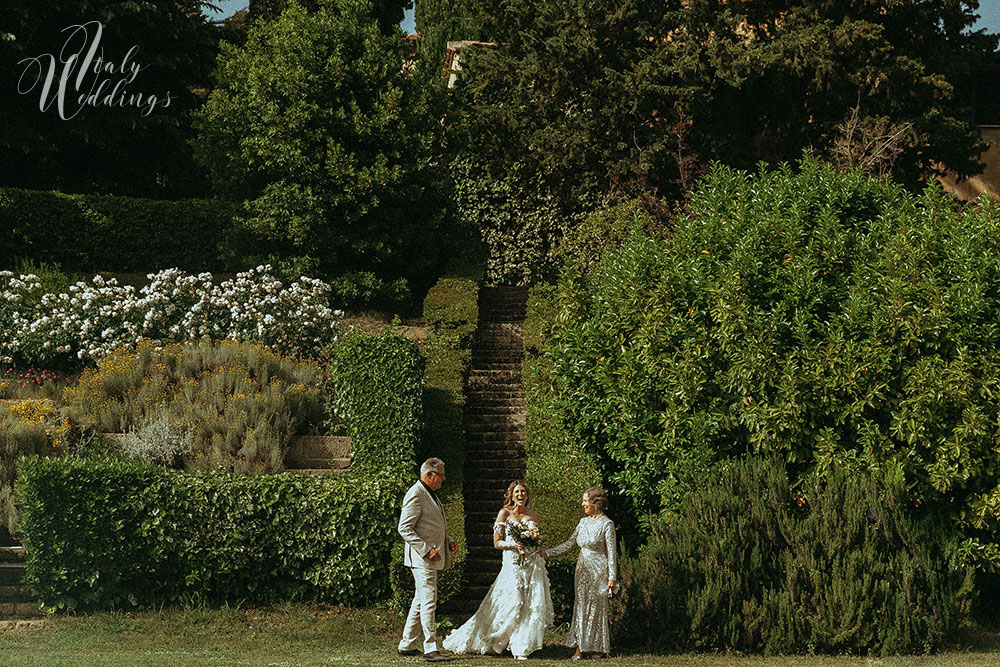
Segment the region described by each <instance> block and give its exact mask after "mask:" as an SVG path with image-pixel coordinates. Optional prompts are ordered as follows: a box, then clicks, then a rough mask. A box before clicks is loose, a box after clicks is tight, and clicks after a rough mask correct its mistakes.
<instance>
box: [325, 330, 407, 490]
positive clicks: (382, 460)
mask: <svg viewBox="0 0 1000 667" xmlns="http://www.w3.org/2000/svg"><path fill="white" fill-rule="evenodd" d="M331 370H332V373H333V385H334V386H333V392H332V395H331V397H330V400H331V402H332V406H331V412H334V413H335V414H337V415H338V416H339V417H340V418H341V419H342V420H343V421H344V422H345V423H346V424H347V434H348V435H349V436H351V468H352V469H353V470H355V471H356V472H358V473H369V472H370V473H374V472H378V471H387V472H392V473H393V474H395V475H397V476H399V477H401V478H402V479H409V477H410V475H411V473H412V471H413V470H414V463H415V459H414V456H415V453H416V448H417V445H418V443H419V441H420V430H421V428H422V426H423V388H424V358H423V356H422V355H421V354H420V350H419V349H418V348H417V346H416V345H415V344H414V343H413V342H412V341H409V340H407V339H406V338H402V337H400V336H396V335H394V334H391V333H384V334H380V335H376V336H349V337H347V338H345V339H344V340H342V341H341V342H340V344H338V345H337V348H336V351H335V358H334V363H333V368H332V369H331Z"/></svg>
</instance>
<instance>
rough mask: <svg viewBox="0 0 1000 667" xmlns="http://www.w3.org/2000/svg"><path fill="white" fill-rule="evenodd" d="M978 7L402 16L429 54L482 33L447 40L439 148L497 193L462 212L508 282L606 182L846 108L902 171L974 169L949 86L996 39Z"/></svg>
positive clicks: (730, 159) (718, 0)
mask: <svg viewBox="0 0 1000 667" xmlns="http://www.w3.org/2000/svg"><path fill="white" fill-rule="evenodd" d="M978 4H979V3H978V2H977V1H976V0H969V1H965V0H956V1H955V2H896V1H895V0H873V1H871V2H847V3H845V2H827V1H825V0H797V1H796V2H791V3H789V2H771V1H767V0H753V1H750V2H726V1H723V0H668V1H667V2H664V1H663V0H624V1H622V0H614V1H610V0H597V1H592V0H570V1H567V2H550V3H538V2H533V1H531V0H512V1H511V2H505V3H502V4H497V3H493V2H489V1H487V0H464V1H463V2H457V3H448V4H447V8H448V9H447V10H445V9H443V3H440V2H434V3H432V6H431V7H430V8H427V9H426V10H420V11H419V13H418V25H420V29H421V33H424V32H426V33H427V34H428V35H429V38H430V39H431V40H432V42H433V43H432V44H429V45H428V48H433V49H435V52H429V53H427V54H426V57H427V58H433V59H436V60H435V62H436V63H438V64H439V67H440V63H441V59H442V57H443V41H444V40H442V39H441V38H440V37H439V36H438V34H439V33H440V32H442V31H443V32H447V33H450V34H449V35H448V39H452V40H458V39H462V40H480V41H483V42H486V43H489V44H492V46H475V47H470V48H467V49H465V50H464V51H463V53H462V74H461V76H460V79H459V81H460V83H459V85H458V87H457V89H456V91H455V94H456V98H455V100H454V106H453V114H452V115H451V116H450V117H449V128H450V129H451V131H452V133H453V137H452V139H451V143H450V144H449V145H450V146H451V147H452V148H453V150H454V151H456V152H457V153H459V154H460V155H461V156H462V159H463V160H465V162H463V163H460V164H463V165H467V166H468V169H469V176H470V178H469V180H470V183H469V186H470V187H472V188H473V189H477V188H478V189H480V190H482V191H483V194H484V195H485V196H487V197H491V196H493V195H495V194H504V193H508V192H509V195H508V198H507V199H505V200H504V204H505V205H503V206H499V207H497V208H496V210H495V211H494V212H491V211H490V210H483V211H478V213H479V214H480V215H481V216H482V217H483V223H482V224H483V227H484V230H485V231H486V232H487V235H488V237H490V240H491V251H492V252H493V255H494V261H495V262H496V264H497V265H498V266H497V267H496V268H497V269H499V270H500V273H499V274H498V275H497V276H496V277H497V278H499V279H508V280H509V279H512V278H513V279H517V278H520V277H521V276H523V275H525V274H531V273H537V272H540V271H542V272H544V270H545V268H546V259H547V258H546V249H547V248H548V247H550V246H551V243H552V239H553V238H558V236H559V235H560V234H561V233H562V232H563V230H564V229H565V228H566V227H567V226H570V225H571V224H572V219H573V217H574V216H575V215H577V214H579V213H580V212H581V211H588V210H591V209H593V208H594V207H595V206H596V205H597V204H599V202H600V201H601V200H602V198H603V197H604V196H606V195H607V193H609V192H623V193H625V194H628V195H632V194H638V193H641V192H646V191H651V192H656V193H659V194H660V195H663V196H667V197H669V198H675V197H676V196H677V195H679V194H680V193H681V192H682V191H685V190H688V189H689V188H691V187H692V186H693V185H694V183H695V179H696V177H697V176H698V175H699V174H700V173H702V172H703V171H704V170H705V169H706V168H707V166H708V164H709V163H710V162H711V161H713V160H718V161H721V162H723V163H725V164H729V165H732V166H736V167H738V168H752V167H753V166H754V165H755V164H756V163H757V162H759V161H766V162H768V163H770V164H777V163H779V162H781V161H789V160H794V159H796V158H797V157H798V156H799V155H800V154H801V151H802V150H803V148H805V147H813V148H816V149H819V150H824V151H825V150H828V149H829V150H832V149H833V148H834V147H835V146H836V145H837V143H838V140H839V139H842V138H843V137H842V135H843V126H844V124H845V123H847V122H848V121H849V120H850V119H851V118H852V117H854V118H855V121H856V123H855V129H856V130H857V131H856V133H855V136H869V135H871V134H872V133H877V132H878V131H879V128H882V130H884V131H885V132H889V133H893V132H895V131H896V130H900V131H901V132H902V134H903V135H904V137H903V138H902V139H901V140H900V142H899V143H900V151H901V152H899V154H898V155H896V159H895V162H894V165H895V169H894V173H895V175H896V176H897V177H898V178H900V179H901V180H903V181H904V182H905V183H907V184H910V185H913V184H916V183H918V182H919V177H921V176H926V175H928V174H932V173H936V172H937V171H938V170H940V169H950V170H953V171H955V172H957V173H959V174H963V175H964V174H972V173H977V172H978V171H979V170H980V167H979V165H978V164H977V163H976V157H977V155H978V153H979V152H980V151H981V150H982V149H983V148H984V145H983V144H982V142H981V139H980V137H979V131H978V128H977V127H976V125H975V123H974V122H973V121H972V113H971V110H970V108H969V100H968V99H961V98H960V96H958V95H956V93H955V90H954V87H953V86H954V84H955V82H956V81H958V80H960V79H966V80H971V79H973V78H974V77H972V76H971V73H973V72H977V71H980V70H982V69H983V68H987V67H989V66H990V63H994V62H995V61H996V55H995V53H994V50H995V49H996V46H997V38H996V37H995V36H987V35H984V34H982V33H975V32H972V31H970V30H968V28H969V26H971V25H972V24H973V23H974V10H975V9H976V8H977V7H978ZM473 204H475V200H473ZM524 209H531V211H530V212H526V211H524ZM472 211H473V212H474V213H476V212H477V211H476V208H475V206H473V207H472ZM512 216H514V217H513V218H512ZM518 217H523V218H524V220H523V222H521V224H518V223H519V222H520V221H519V220H518V219H517V218H518ZM526 237H530V240H526ZM526 251H530V254H526ZM524 260H529V262H530V263H529V264H527V265H524Z"/></svg>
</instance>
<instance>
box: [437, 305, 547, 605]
mask: <svg viewBox="0 0 1000 667" xmlns="http://www.w3.org/2000/svg"><path fill="white" fill-rule="evenodd" d="M527 298H528V289H527V288H526V287H492V288H483V289H481V290H480V291H479V322H478V327H477V329H476V334H475V337H474V338H473V343H472V361H471V365H470V368H469V378H468V381H467V382H466V405H465V438H466V445H465V446H466V449H465V476H464V482H463V486H464V489H465V492H464V493H465V539H466V547H467V549H468V554H467V558H466V564H465V588H464V590H463V591H462V592H461V593H460V594H459V596H457V598H456V599H454V600H452V601H450V602H449V603H448V605H446V606H445V607H443V609H442V612H443V613H448V614H449V615H451V616H452V617H453V619H455V620H458V619H462V618H463V617H468V616H471V615H472V614H473V613H474V612H475V610H476V608H477V607H478V606H479V603H480V602H481V601H482V599H483V597H484V596H485V595H486V592H487V591H488V590H489V587H490V585H491V584H492V583H493V580H494V579H495V578H496V576H497V573H498V572H500V551H499V550H497V549H496V548H494V547H493V522H494V520H495V519H496V515H497V512H498V511H500V507H501V505H502V504H503V498H504V493H505V492H506V490H507V486H508V485H509V484H510V483H511V481H513V480H515V479H523V478H524V426H525V406H524V388H523V386H522V384H521V362H522V360H523V358H524V349H523V344H522V340H521V328H522V325H523V323H524V315H525V304H526V302H527Z"/></svg>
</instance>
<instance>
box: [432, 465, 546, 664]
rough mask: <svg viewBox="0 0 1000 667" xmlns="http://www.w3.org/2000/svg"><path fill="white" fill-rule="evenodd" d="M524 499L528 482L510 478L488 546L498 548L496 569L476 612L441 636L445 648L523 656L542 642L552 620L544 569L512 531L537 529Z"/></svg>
mask: <svg viewBox="0 0 1000 667" xmlns="http://www.w3.org/2000/svg"><path fill="white" fill-rule="evenodd" d="M529 502H530V492H529V491H528V487H527V485H525V483H524V482H522V481H520V480H515V481H513V482H511V484H510V486H509V487H508V488H507V494H506V496H505V497H504V503H503V508H502V509H501V510H500V513H499V514H497V519H496V522H495V523H494V524H493V546H495V547H496V548H497V549H502V550H503V566H502V567H501V568H500V574H498V575H497V578H496V580H495V581H494V582H493V585H492V586H491V587H490V590H489V592H487V593H486V597H485V598H484V599H483V602H482V604H480V605H479V609H478V610H477V611H476V613H475V615H473V617H472V618H470V619H469V620H468V621H466V622H465V623H464V624H463V625H462V626H461V627H460V628H458V629H457V630H455V631H454V632H452V633H451V634H450V635H448V637H447V638H445V640H444V642H443V644H442V646H444V648H445V649H447V650H449V651H452V652H453V653H480V654H484V653H496V654H500V653H502V652H503V651H504V650H505V649H510V652H511V653H512V654H514V657H515V658H517V659H518V660H526V659H527V657H528V656H529V655H530V654H531V653H532V652H534V651H537V650H538V649H540V648H541V647H542V639H543V637H544V635H545V628H546V627H548V626H549V625H552V622H553V616H552V597H551V595H550V594H549V573H548V571H547V570H546V569H545V560H544V559H543V558H542V557H541V556H540V555H539V554H538V553H537V551H536V550H535V549H532V548H526V547H524V546H523V545H522V544H519V543H518V542H517V541H516V540H515V539H514V537H513V535H512V533H513V532H515V531H518V530H531V529H536V530H537V528H538V514H537V513H536V512H535V511H534V510H533V509H531V508H530V507H529ZM512 527H513V530H512Z"/></svg>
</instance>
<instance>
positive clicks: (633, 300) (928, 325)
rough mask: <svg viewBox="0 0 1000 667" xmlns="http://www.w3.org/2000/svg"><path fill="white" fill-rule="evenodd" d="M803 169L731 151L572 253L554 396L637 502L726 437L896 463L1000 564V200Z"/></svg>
mask: <svg viewBox="0 0 1000 667" xmlns="http://www.w3.org/2000/svg"><path fill="white" fill-rule="evenodd" d="M800 169H801V172H800V173H793V172H792V170H791V168H789V167H787V166H786V167H785V168H783V169H781V170H777V171H768V170H761V171H759V172H757V173H754V174H750V173H747V172H743V171H736V170H732V169H730V168H723V167H717V168H715V169H713V171H712V172H711V173H710V174H709V175H708V176H707V177H706V178H705V179H704V181H703V182H702V185H701V187H700V188H699V190H698V191H697V193H696V194H695V195H694V197H693V198H692V200H691V202H690V205H689V208H688V210H687V211H686V213H685V215H682V216H679V217H678V219H677V220H676V223H675V226H674V228H673V229H672V230H671V232H670V233H669V234H667V235H666V236H665V237H659V238H658V237H656V236H651V235H649V234H646V233H642V232H640V231H635V232H634V233H633V235H632V236H631V237H630V238H629V239H628V240H627V241H626V242H625V243H624V244H622V245H621V247H619V248H615V249H614V250H613V251H611V252H608V253H607V254H606V255H605V257H604V258H603V260H602V261H601V262H600V263H599V264H597V265H596V266H595V265H593V264H590V265H587V264H586V263H580V264H578V266H582V267H583V268H581V269H579V270H570V271H568V272H567V274H566V277H565V278H564V280H563V282H562V284H561V292H560V299H559V309H558V311H557V313H556V314H555V315H554V316H553V317H552V321H551V326H550V329H549V335H548V336H547V337H546V344H547V346H548V350H549V352H548V354H549V356H550V358H551V360H552V369H553V370H552V374H553V378H554V381H555V384H556V387H557V392H556V393H557V396H558V398H557V400H555V401H554V404H553V405H552V415H553V417H554V418H555V419H557V420H559V421H560V422H561V423H562V425H563V426H564V428H565V429H566V430H567V431H568V432H569V433H571V434H572V435H573V437H574V438H575V439H576V441H578V442H580V443H581V444H582V445H583V446H584V447H586V448H588V449H590V450H591V451H592V452H594V453H595V454H597V455H598V456H599V458H600V461H601V463H602V465H603V472H604V473H605V475H606V478H607V479H608V480H609V481H610V482H611V483H612V484H613V485H614V486H615V487H616V488H617V489H618V490H619V491H620V493H621V497H622V498H623V499H627V500H628V501H629V502H630V503H631V504H632V507H633V509H634V510H635V512H636V514H637V515H639V516H640V517H642V516H644V517H646V518H647V519H648V518H650V517H652V516H654V515H656V514H657V513H659V512H661V511H663V512H666V513H668V514H669V513H670V512H673V511H676V509H677V508H678V507H679V505H680V504H681V503H682V502H683V498H684V497H685V494H686V493H687V491H688V490H689V488H690V484H692V483H694V482H695V480H697V479H698V476H699V474H700V471H701V470H703V469H705V468H707V467H708V466H709V465H710V464H711V463H712V462H714V461H717V460H719V459H725V458H728V457H734V456H743V455H747V454H757V455H763V456H767V457H769V458H775V459H782V460H784V461H785V462H786V463H787V465H788V467H789V470H790V471H791V472H792V473H793V475H794V477H796V478H797V477H798V476H799V474H801V473H804V472H807V471H812V470H819V471H825V470H828V469H830V468H833V467H836V466H851V465H853V466H860V467H862V468H865V469H872V470H886V469H892V470H898V471H900V472H901V474H902V475H903V476H904V478H905V480H906V483H907V485H908V488H909V489H910V491H911V493H912V499H913V503H914V504H915V505H923V506H927V507H930V508H934V509H936V510H937V511H940V512H942V513H945V514H947V515H948V517H949V518H950V519H951V520H952V521H953V522H954V525H956V526H957V527H958V528H959V530H960V532H961V533H962V534H964V535H965V537H966V538H968V539H969V540H970V541H969V542H967V547H968V551H967V553H968V554H969V555H970V556H973V557H982V558H985V559H987V560H990V561H992V563H993V564H994V565H996V564H1000V450H998V449H997V442H998V441H1000V428H998V424H1000V401H998V400H997V397H998V396H1000V352H998V350H1000V326H998V324H997V322H1000V260H998V257H1000V215H998V210H997V207H996V205H995V202H994V201H991V200H987V201H985V202H983V203H982V204H980V205H975V206H970V207H968V208H966V209H964V210H961V211H960V210H959V208H958V206H957V204H956V203H955V202H954V200H953V199H952V198H951V197H950V196H948V195H947V194H945V193H944V192H943V191H942V190H941V189H940V186H937V185H936V184H933V187H929V188H928V190H927V191H926V192H925V193H923V194H921V195H919V196H916V195H912V194H910V193H908V192H906V191H905V190H904V189H903V188H901V187H900V186H898V185H896V184H891V183H884V182H882V181H879V180H877V179H875V178H873V177H868V176H865V175H863V174H860V173H859V172H850V173H846V174H845V173H838V172H836V171H835V170H834V169H833V168H832V167H831V166H829V165H820V164H819V163H817V162H816V161H815V160H814V159H809V160H806V161H805V162H803V163H801V164H800ZM974 540H980V542H978V543H977V542H975V541H974Z"/></svg>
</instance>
